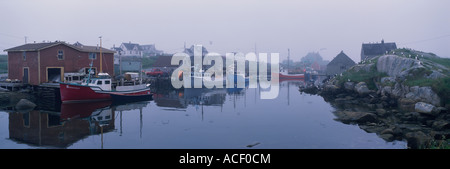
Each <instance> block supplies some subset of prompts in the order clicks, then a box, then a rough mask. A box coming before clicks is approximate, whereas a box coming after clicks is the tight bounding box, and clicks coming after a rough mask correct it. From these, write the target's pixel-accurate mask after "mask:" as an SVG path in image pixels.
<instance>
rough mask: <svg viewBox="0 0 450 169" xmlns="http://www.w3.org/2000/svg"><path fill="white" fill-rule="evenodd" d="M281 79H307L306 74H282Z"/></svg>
mask: <svg viewBox="0 0 450 169" xmlns="http://www.w3.org/2000/svg"><path fill="white" fill-rule="evenodd" d="M279 78H280V79H305V74H288V73H286V72H280V75H279Z"/></svg>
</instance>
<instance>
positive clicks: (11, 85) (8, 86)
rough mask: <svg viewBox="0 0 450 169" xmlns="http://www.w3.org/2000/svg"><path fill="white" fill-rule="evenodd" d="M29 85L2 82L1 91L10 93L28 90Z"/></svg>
mask: <svg viewBox="0 0 450 169" xmlns="http://www.w3.org/2000/svg"><path fill="white" fill-rule="evenodd" d="M28 86H29V85H28V84H25V83H17V82H6V81H3V82H0V90H8V91H18V90H20V89H24V88H27V87H28Z"/></svg>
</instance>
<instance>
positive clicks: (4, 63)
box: [0, 55, 8, 73]
mask: <svg viewBox="0 0 450 169" xmlns="http://www.w3.org/2000/svg"><path fill="white" fill-rule="evenodd" d="M7 72H8V55H0V73H7Z"/></svg>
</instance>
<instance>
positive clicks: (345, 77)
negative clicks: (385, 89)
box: [336, 65, 388, 90]
mask: <svg viewBox="0 0 450 169" xmlns="http://www.w3.org/2000/svg"><path fill="white" fill-rule="evenodd" d="M387 76H388V75H387V74H386V73H381V72H378V71H376V67H375V65H374V66H372V67H371V70H370V71H364V70H360V71H358V72H355V71H353V70H348V71H345V72H344V73H342V76H338V77H336V79H337V80H338V84H339V85H341V86H342V85H343V84H344V83H345V82H347V81H352V82H356V83H359V82H365V83H366V84H367V87H368V88H369V89H370V90H376V89H377V87H376V84H375V82H379V81H380V79H381V78H382V77H387Z"/></svg>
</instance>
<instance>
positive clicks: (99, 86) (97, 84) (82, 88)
mask: <svg viewBox="0 0 450 169" xmlns="http://www.w3.org/2000/svg"><path fill="white" fill-rule="evenodd" d="M111 84H112V80H111V77H110V76H109V75H108V74H107V73H99V74H98V75H97V76H93V77H90V76H88V77H86V78H85V79H83V81H82V82H81V84H78V83H63V82H61V83H60V88H59V90H60V93H61V101H62V102H77V101H78V102H79V101H95V100H110V99H111V94H116V93H119V94H127V95H133V94H142V93H150V85H147V84H142V85H134V86H117V87H116V89H115V90H113V89H112V87H111Z"/></svg>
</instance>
